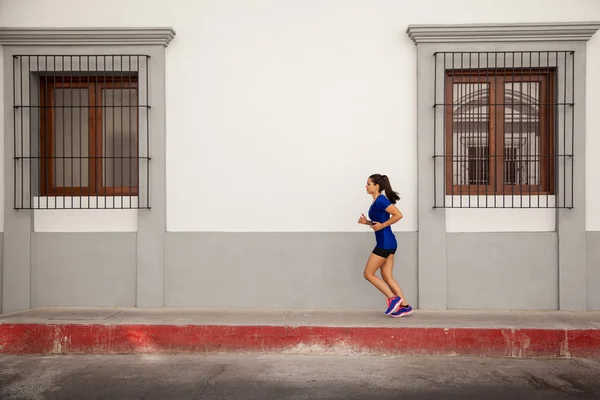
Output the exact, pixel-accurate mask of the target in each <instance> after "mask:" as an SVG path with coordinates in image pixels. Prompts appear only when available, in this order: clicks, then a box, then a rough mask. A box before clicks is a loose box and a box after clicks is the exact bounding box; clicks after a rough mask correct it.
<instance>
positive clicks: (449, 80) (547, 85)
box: [444, 68, 555, 195]
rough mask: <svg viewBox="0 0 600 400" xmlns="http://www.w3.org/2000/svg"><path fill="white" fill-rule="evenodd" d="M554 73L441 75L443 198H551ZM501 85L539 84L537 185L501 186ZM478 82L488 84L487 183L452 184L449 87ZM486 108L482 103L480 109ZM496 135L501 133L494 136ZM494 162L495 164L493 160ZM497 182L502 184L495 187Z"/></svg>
mask: <svg viewBox="0 0 600 400" xmlns="http://www.w3.org/2000/svg"><path fill="white" fill-rule="evenodd" d="M554 77H555V71H554V69H552V68H541V69H539V68H531V69H530V68H523V69H504V70H448V71H446V74H445V104H447V105H448V106H447V107H446V111H445V116H444V118H445V126H446V128H445V130H446V131H445V135H446V149H445V151H446V156H445V158H446V194H447V195H506V194H511V193H514V194H525V195H530V194H531V195H553V194H554V157H555V148H554V131H555V127H554V115H555V109H554V107H555V104H554V103H555V87H554V86H555V79H554ZM505 82H538V83H539V84H540V104H541V105H540V107H539V110H540V111H539V131H540V144H539V149H540V150H539V157H540V161H539V174H540V175H539V180H540V185H505V184H504V161H505V160H504V141H505V134H504V122H505V121H504V115H505V110H504V106H493V104H504V101H505V98H504V97H505V94H504V84H505ZM455 83H482V84H488V85H489V97H488V101H487V106H488V109H489V122H488V145H489V156H490V157H489V158H490V160H489V177H490V179H489V184H488V185H468V184H466V185H454V184H453V162H454V158H455V155H454V153H453V140H454V139H453V136H454V135H453V132H452V131H453V107H454V103H453V84H455ZM490 100H493V101H490ZM483 105H486V104H485V103H482V106H483ZM496 132H502V133H501V134H496ZM494 160H495V161H494ZM498 182H502V183H500V184H497V183H498Z"/></svg>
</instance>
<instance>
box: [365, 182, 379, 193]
mask: <svg viewBox="0 0 600 400" xmlns="http://www.w3.org/2000/svg"><path fill="white" fill-rule="evenodd" d="M365 188H366V189H367V193H368V194H373V193H377V190H378V189H379V186H378V185H375V184H374V183H373V181H372V180H371V179H370V178H369V179H367V186H365Z"/></svg>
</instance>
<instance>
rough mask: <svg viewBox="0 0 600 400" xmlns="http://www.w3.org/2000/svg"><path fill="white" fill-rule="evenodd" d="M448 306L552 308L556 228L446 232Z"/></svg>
mask: <svg viewBox="0 0 600 400" xmlns="http://www.w3.org/2000/svg"><path fill="white" fill-rule="evenodd" d="M447 249H448V262H447V267H448V272H447V275H448V308H462V309H549V310H556V309H558V259H557V251H556V249H557V235H556V232H534V233H525V232H523V233H451V234H448V246H447Z"/></svg>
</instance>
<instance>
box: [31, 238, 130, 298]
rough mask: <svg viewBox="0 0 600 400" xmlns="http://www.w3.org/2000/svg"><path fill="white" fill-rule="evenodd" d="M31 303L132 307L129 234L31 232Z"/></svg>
mask: <svg viewBox="0 0 600 400" xmlns="http://www.w3.org/2000/svg"><path fill="white" fill-rule="evenodd" d="M31 242H32V243H31V261H32V264H31V293H32V297H31V304H32V307H45V306H90V307H91V306H113V307H133V306H135V293H136V250H135V249H136V234H135V233H35V232H34V233H32V236H31Z"/></svg>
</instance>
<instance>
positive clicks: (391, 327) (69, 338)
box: [0, 307, 600, 357]
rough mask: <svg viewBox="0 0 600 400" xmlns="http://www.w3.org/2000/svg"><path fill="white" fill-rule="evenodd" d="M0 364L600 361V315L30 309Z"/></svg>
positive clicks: (7, 332) (1, 335)
mask: <svg viewBox="0 0 600 400" xmlns="http://www.w3.org/2000/svg"><path fill="white" fill-rule="evenodd" d="M0 346H1V348H0V353H3V354H115V353H118V354H127V353H182V352H215V351H216V352H219V351H259V352H278V353H281V352H284V353H297V354H302V353H318V354H321V353H336V354H340V353H371V354H372V353H377V354H379V353H394V354H400V353H401V354H464V355H485V356H512V357H530V356H531V357H534V356H535V357H537V356H544V357H545V356H548V357H600V312H565V311H495V310H494V311H492V310H481V311H458V310H447V311H421V310H415V313H414V314H413V315H410V316H408V317H403V318H390V317H388V316H385V315H384V314H383V310H348V309H335V310H306V309H302V310H268V309H260V310H255V309H216V308H210V309H206V308H204V309H203V308H182V307H179V308H156V309H143V308H108V307H107V308H63V307H54V308H36V309H32V310H27V311H21V312H15V313H10V314H4V315H1V316H0Z"/></svg>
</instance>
